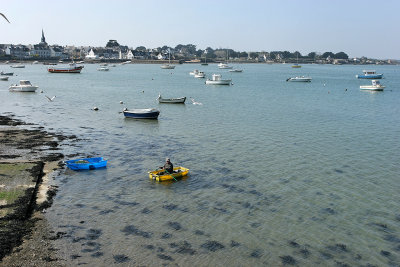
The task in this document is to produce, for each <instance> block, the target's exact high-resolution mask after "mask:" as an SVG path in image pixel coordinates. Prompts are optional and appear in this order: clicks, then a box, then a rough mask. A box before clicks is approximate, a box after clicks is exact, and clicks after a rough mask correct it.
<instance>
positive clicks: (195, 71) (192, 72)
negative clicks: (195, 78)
mask: <svg viewBox="0 0 400 267" xmlns="http://www.w3.org/2000/svg"><path fill="white" fill-rule="evenodd" d="M197 73H199V70H194V71H191V72H189V74H190V75H196V74H197Z"/></svg>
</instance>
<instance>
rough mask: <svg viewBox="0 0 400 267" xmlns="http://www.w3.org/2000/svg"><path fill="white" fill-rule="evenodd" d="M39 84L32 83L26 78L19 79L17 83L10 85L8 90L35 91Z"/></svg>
mask: <svg viewBox="0 0 400 267" xmlns="http://www.w3.org/2000/svg"><path fill="white" fill-rule="evenodd" d="M38 88H39V86H36V85H32V84H31V82H30V81H28V80H20V81H19V85H18V84H14V85H11V86H10V88H9V90H10V91H13V92H35V91H36V90H37V89H38Z"/></svg>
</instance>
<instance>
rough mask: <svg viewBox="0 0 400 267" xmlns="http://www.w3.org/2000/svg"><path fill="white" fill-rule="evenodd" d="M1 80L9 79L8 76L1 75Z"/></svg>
mask: <svg viewBox="0 0 400 267" xmlns="http://www.w3.org/2000/svg"><path fill="white" fill-rule="evenodd" d="M0 81H8V76H0Z"/></svg>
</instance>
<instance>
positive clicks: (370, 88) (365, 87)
mask: <svg viewBox="0 0 400 267" xmlns="http://www.w3.org/2000/svg"><path fill="white" fill-rule="evenodd" d="M385 87H386V86H383V85H382V86H373V85H361V86H360V90H368V91H383V89H385Z"/></svg>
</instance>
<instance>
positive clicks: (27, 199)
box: [0, 114, 75, 266]
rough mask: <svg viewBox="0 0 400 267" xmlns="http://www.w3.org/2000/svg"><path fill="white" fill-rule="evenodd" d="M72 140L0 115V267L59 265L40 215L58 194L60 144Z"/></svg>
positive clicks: (51, 235) (49, 232)
mask: <svg viewBox="0 0 400 267" xmlns="http://www.w3.org/2000/svg"><path fill="white" fill-rule="evenodd" d="M74 138H75V136H69V137H66V136H63V135H61V134H55V133H49V132H46V131H44V129H43V127H39V126H36V125H30V124H27V123H25V122H23V121H20V120H18V119H15V118H14V117H13V115H12V114H7V115H6V116H0V223H1V224H0V266H64V265H63V263H62V261H61V260H60V259H59V258H57V256H56V255H57V252H56V249H55V248H54V246H53V245H52V240H54V239H57V238H59V236H60V234H59V233H55V232H53V231H52V230H51V229H50V228H49V226H48V224H47V221H46V219H45V217H44V213H45V212H46V208H48V207H49V206H51V203H52V198H53V197H54V195H55V194H56V192H57V187H56V186H54V185H52V181H53V180H54V175H55V171H56V170H57V169H59V168H61V167H62V159H63V157H64V155H63V154H62V153H60V148H59V144H60V143H61V142H62V141H63V140H66V139H74Z"/></svg>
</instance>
